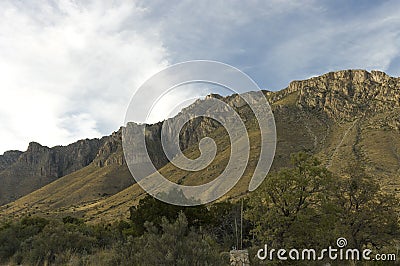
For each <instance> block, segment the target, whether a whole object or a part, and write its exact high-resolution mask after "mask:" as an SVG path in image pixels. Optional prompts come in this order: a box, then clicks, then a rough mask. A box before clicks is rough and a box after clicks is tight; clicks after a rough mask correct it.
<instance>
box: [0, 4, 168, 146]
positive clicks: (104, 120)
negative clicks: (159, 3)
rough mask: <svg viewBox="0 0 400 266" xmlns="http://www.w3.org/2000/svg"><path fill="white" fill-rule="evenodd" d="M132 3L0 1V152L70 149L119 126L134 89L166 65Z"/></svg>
mask: <svg viewBox="0 0 400 266" xmlns="http://www.w3.org/2000/svg"><path fill="white" fill-rule="evenodd" d="M145 12H146V10H145V9H143V8H139V7H137V6H135V4H134V3H133V2H131V1H125V2H121V3H120V4H109V1H104V2H103V3H100V2H98V1H97V2H93V3H87V4H85V5H83V4H80V2H74V1H59V2H57V3H53V2H47V3H42V4H40V5H36V6H26V5H20V4H18V2H14V1H10V2H2V3H1V4H0V17H1V22H0V73H1V74H0V86H1V89H0V92H1V96H0V123H1V128H0V138H1V140H2V141H1V143H0V151H5V150H9V149H21V150H24V149H26V147H27V144H28V142H29V141H38V142H40V143H42V144H44V145H49V146H53V145H59V144H68V143H70V142H73V141H76V140H78V139H80V138H86V137H99V136H101V135H105V134H109V133H111V132H112V131H113V130H116V129H118V127H119V126H121V125H122V122H123V119H124V113H125V109H126V107H127V105H128V103H129V99H130V97H131V95H132V94H133V91H134V89H135V88H136V87H138V86H139V85H140V84H141V83H142V82H144V80H145V79H146V78H148V77H149V76H150V75H151V74H153V73H154V72H156V71H158V70H160V69H162V68H163V67H165V66H166V65H167V61H166V59H165V58H166V55H167V54H166V53H167V52H166V50H165V49H164V47H163V43H162V41H161V40H160V39H159V36H157V29H156V28H149V29H146V28H143V27H142V25H141V24H140V17H141V16H142V15H143V14H144V13H145Z"/></svg>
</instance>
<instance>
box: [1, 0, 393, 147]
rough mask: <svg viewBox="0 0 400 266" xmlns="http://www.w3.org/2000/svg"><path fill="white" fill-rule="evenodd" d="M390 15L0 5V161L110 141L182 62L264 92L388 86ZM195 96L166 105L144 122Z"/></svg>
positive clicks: (371, 6)
mask: <svg viewBox="0 0 400 266" xmlns="http://www.w3.org/2000/svg"><path fill="white" fill-rule="evenodd" d="M399 10H400V1H361V0H357V1H351V0H349V1H347V0H338V1H323V0H322V1H320V0H315V1H312V0H309V1H308V0H304V1H292V0H281V1H278V0H269V1H253V0H250V1H218V0H213V1H207V0H205V1H189V0H188V1H162V0H159V1H158V0H155V1H152V0H146V1H71V0H60V1H17V0H10V1H7V0H2V1H0V92H1V95H0V125H1V126H0V139H1V142H0V154H1V153H2V152H4V151H6V150H15V149H18V150H22V151H24V150H26V148H27V146H28V143H29V142H31V141H36V142H39V143H41V144H42V145H46V146H50V147H51V146H55V145H66V144H69V143H72V142H74V141H77V140H79V139H83V138H94V137H101V136H103V135H109V134H110V133H112V132H113V131H116V130H118V128H119V127H120V126H121V125H122V124H123V121H124V116H125V112H126V109H127V107H128V104H129V102H130V99H131V98H132V96H133V95H134V92H135V90H136V89H137V88H138V87H139V86H140V85H141V84H143V83H144V82H145V81H146V80H147V79H149V78H150V77H151V76H152V75H154V74H155V73H157V72H158V71H161V70H162V69H164V68H166V67H168V66H170V65H173V64H176V63H180V62H184V61H188V60H198V59H203V60H215V61H221V62H223V63H227V64H230V65H232V66H234V67H236V68H238V69H240V70H242V71H243V72H244V73H246V74H247V75H249V76H250V77H251V78H252V79H254V81H255V82H256V83H257V84H258V85H259V87H261V88H263V89H269V90H280V89H283V88H285V87H286V86H287V85H288V84H289V82H290V81H292V80H297V79H307V78H309V77H311V76H316V75H321V74H324V73H326V72H329V71H335V70H341V69H353V68H356V69H366V70H381V71H385V72H386V73H388V74H390V75H392V76H396V77H397V76H399V75H400V12H398V11H399ZM199 95H200V93H199V92H198V91H197V90H196V89H195V88H190V87H187V88H186V90H184V91H182V93H181V94H180V95H179V94H177V95H172V96H170V97H169V98H168V97H167V98H166V99H164V100H163V101H160V102H161V103H162V104H163V105H162V106H160V107H159V108H158V109H157V108H156V110H160V111H158V112H156V115H154V114H153V119H154V120H162V119H164V118H165V115H166V114H170V112H167V111H166V110H167V109H168V108H175V109H176V106H177V105H178V104H177V102H180V101H183V100H182V99H181V98H185V97H186V98H188V97H189V98H196V96H199ZM143 101H146V99H143ZM164 110H165V111H164ZM138 112H140V110H138ZM157 113H158V115H157Z"/></svg>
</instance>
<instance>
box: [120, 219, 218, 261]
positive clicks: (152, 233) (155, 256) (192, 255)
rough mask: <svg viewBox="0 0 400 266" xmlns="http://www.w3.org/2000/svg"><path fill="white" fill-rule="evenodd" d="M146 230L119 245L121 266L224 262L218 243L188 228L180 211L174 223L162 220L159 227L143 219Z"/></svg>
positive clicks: (186, 221)
mask: <svg viewBox="0 0 400 266" xmlns="http://www.w3.org/2000/svg"><path fill="white" fill-rule="evenodd" d="M145 226H146V232H145V233H144V234H143V235H142V236H141V237H138V238H130V240H129V241H128V242H127V243H125V244H124V245H122V246H121V247H120V248H119V249H120V251H119V252H118V253H119V254H120V257H119V259H120V260H119V261H116V262H115V263H117V264H120V265H182V266H183V265H223V262H222V261H221V258H220V255H219V252H218V248H217V245H216V244H215V242H214V241H213V240H212V239H211V238H210V237H208V236H206V235H203V234H199V233H197V232H196V231H194V230H191V229H189V227H188V220H187V219H186V216H185V215H184V214H183V213H180V214H179V215H178V217H177V219H176V220H175V221H174V222H169V221H168V220H167V219H166V218H163V219H162V222H161V229H159V228H158V227H157V226H155V225H154V224H153V223H151V222H146V225H145Z"/></svg>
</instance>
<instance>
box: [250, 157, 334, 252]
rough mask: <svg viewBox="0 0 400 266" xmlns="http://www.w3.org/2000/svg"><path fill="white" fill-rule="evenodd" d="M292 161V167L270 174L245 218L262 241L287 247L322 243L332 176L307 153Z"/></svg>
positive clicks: (326, 222) (254, 195)
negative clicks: (328, 191)
mask: <svg viewBox="0 0 400 266" xmlns="http://www.w3.org/2000/svg"><path fill="white" fill-rule="evenodd" d="M291 158H292V164H293V167H292V168H284V169H282V170H281V171H279V172H276V173H273V174H271V175H269V176H268V177H267V179H266V180H265V181H264V183H263V184H262V186H261V187H260V188H259V189H258V190H257V191H256V192H255V193H254V194H252V195H251V197H250V199H249V209H248V210H247V211H246V218H247V219H249V220H250V221H251V222H252V223H253V227H254V228H253V230H252V232H253V233H254V234H255V236H256V237H257V239H258V240H260V242H263V243H269V244H271V245H275V246H282V245H286V246H287V247H293V246H305V247H307V246H310V245H315V244H320V243H321V241H322V240H324V239H325V238H326V234H325V233H326V231H327V230H324V225H326V224H328V220H329V217H327V216H325V215H323V213H322V212H321V207H322V205H323V204H324V202H325V201H326V199H327V195H326V192H327V190H328V188H329V186H331V183H332V174H331V173H330V172H329V171H328V170H327V169H326V168H324V167H323V166H321V163H320V162H319V161H318V160H317V159H315V158H314V157H312V156H310V155H308V154H306V153H298V154H294V155H292V157H291Z"/></svg>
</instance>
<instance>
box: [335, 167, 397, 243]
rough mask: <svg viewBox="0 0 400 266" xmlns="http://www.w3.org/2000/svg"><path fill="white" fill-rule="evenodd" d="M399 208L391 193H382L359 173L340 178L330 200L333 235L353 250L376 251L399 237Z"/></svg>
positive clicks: (375, 184) (377, 186)
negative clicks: (332, 213)
mask: <svg viewBox="0 0 400 266" xmlns="http://www.w3.org/2000/svg"><path fill="white" fill-rule="evenodd" d="M357 173H360V172H357ZM399 205H400V202H399V200H398V199H396V198H395V196H394V195H393V194H390V193H385V192H383V191H382V190H381V188H380V186H379V184H378V183H376V182H374V181H373V180H372V179H371V178H368V177H365V176H364V177H363V176H362V175H359V174H357V175H352V176H350V177H347V178H344V179H342V180H340V182H338V183H337V193H335V198H334V206H335V208H333V210H334V211H335V213H336V217H337V219H336V232H337V234H338V235H340V236H342V237H346V238H347V240H348V241H349V245H350V246H353V247H355V248H358V249H361V248H363V247H367V246H368V247H371V246H372V247H374V248H377V249H380V248H382V247H383V246H385V245H388V244H390V243H391V242H392V241H393V240H394V239H398V238H399V236H400V235H399V220H398V217H397V210H396V208H397V207H398V206H399Z"/></svg>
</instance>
